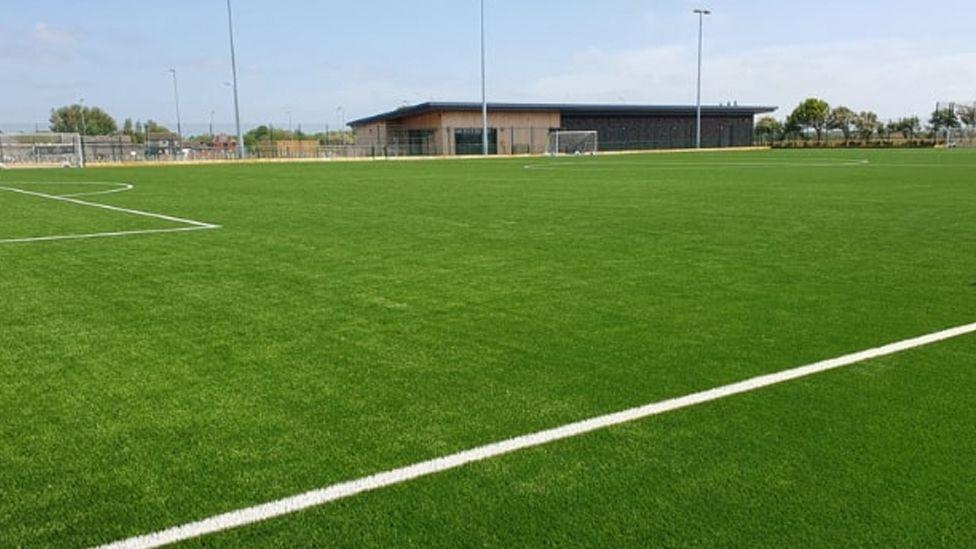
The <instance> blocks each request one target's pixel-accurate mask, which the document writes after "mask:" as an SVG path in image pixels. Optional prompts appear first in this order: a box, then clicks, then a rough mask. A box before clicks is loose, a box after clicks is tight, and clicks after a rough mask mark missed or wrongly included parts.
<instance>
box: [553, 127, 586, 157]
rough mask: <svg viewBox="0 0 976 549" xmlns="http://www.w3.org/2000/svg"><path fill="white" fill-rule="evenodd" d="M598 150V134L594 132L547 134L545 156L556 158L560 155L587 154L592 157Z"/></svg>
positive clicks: (554, 132) (555, 132)
mask: <svg viewBox="0 0 976 549" xmlns="http://www.w3.org/2000/svg"><path fill="white" fill-rule="evenodd" d="M598 150H599V134H598V132H596V131H562V130H554V131H551V132H549V145H548V146H547V147H546V154H548V155H550V156H556V155H560V154H573V155H579V154H589V155H594V154H596V153H597V151H598Z"/></svg>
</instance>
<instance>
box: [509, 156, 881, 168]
mask: <svg viewBox="0 0 976 549" xmlns="http://www.w3.org/2000/svg"><path fill="white" fill-rule="evenodd" d="M868 165H871V161H870V160H854V159H851V160H841V159H823V161H822V162H815V161H810V162H775V161H774V162H769V161H748V162H724V161H704V162H691V161H689V162H674V161H664V162H653V161H648V162H599V163H597V162H594V163H590V162H588V161H584V162H580V161H579V160H576V159H575V158H573V159H572V160H569V159H567V160H563V161H560V160H556V159H554V160H551V161H549V162H537V163H534V164H525V165H524V166H522V167H523V168H525V169H526V170H557V169H559V168H564V167H577V166H585V167H587V168H596V169H610V168H616V167H619V166H639V167H642V168H647V169H649V170H695V169H701V168H779V167H783V168H852V167H859V166H868Z"/></svg>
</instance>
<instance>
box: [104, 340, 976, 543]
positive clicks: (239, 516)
mask: <svg viewBox="0 0 976 549" xmlns="http://www.w3.org/2000/svg"><path fill="white" fill-rule="evenodd" d="M972 333H976V323H973V324H967V325H965V326H959V327H957V328H952V329H949V330H944V331H941V332H936V333H933V334H929V335H924V336H921V337H917V338H914V339H907V340H905V341H900V342H898V343H892V344H889V345H885V346H883V347H877V348H874V349H869V350H866V351H861V352H858V353H854V354H849V355H845V356H842V357H839V358H833V359H830V360H825V361H822V362H816V363H814V364H810V365H807V366H801V367H799V368H793V369H791V370H785V371H782V372H777V373H774V374H768V375H762V376H758V377H754V378H751V379H747V380H745V381H740V382H738V383H732V384H730V385H724V386H722V387H716V388H714V389H709V390H707V391H702V392H699V393H693V394H690V395H687V396H683V397H678V398H673V399H670V400H664V401H661V402H656V403H654V404H648V405H646V406H641V407H638V408H631V409H629V410H624V411H622V412H617V413H614V414H608V415H604V416H599V417H595V418H591V419H587V420H584V421H579V422H576V423H570V424H568V425H563V426H562V427H556V428H554V429H548V430H545V431H539V432H537V433H532V434H528V435H523V436H519V437H515V438H511V439H508V440H503V441H500V442H495V443H492V444H487V445H485V446H479V447H477V448H473V449H471V450H466V451H463V452H458V453H456V454H451V455H448V456H444V457H439V458H435V459H431V460H428V461H423V462H420V463H416V464H413V465H409V466H406V467H401V468H399V469H393V470H390V471H386V472H383V473H377V474H375V475H370V476H367V477H362V478H359V479H356V480H350V481H347V482H341V483H339V484H333V485H332V486H328V487H325V488H322V489H319V490H312V491H310V492H305V493H304V494H299V495H297V496H292V497H288V498H284V499H279V500H276V501H272V502H268V503H264V504H261V505H255V506H253V507H247V508H245V509H239V510H237V511H230V512H228V513H224V514H221V515H216V516H213V517H210V518H207V519H204V520H200V521H197V522H191V523H189V524H184V525H182V526H176V527H173V528H169V529H166V530H161V531H158V532H155V533H152V534H147V535H143V536H137V537H132V538H128V539H125V540H121V541H116V542H114V543H110V544H107V545H102V546H101V547H100V549H143V548H150V547H160V546H163V545H168V544H171V543H176V542H180V541H186V540H190V539H194V538H198V537H201V536H205V535H207V534H213V533H216V532H221V531H224V530H229V529H232V528H238V527H241V526H246V525H249V524H254V523H257V522H262V521H266V520H269V519H272V518H275V517H280V516H283V515H288V514H291V513H296V512H298V511H302V510H305V509H309V508H312V507H318V506H321V505H324V504H327V503H330V502H334V501H338V500H341V499H345V498H348V497H352V496H355V495H357V494H361V493H363V492H369V491H372V490H378V489H380V488H384V487H387V486H392V485H395V484H400V483H403V482H407V481H410V480H414V479H417V478H420V477H425V476H429V475H433V474H435V473H441V472H444V471H448V470H451V469H457V468H458V467H462V466H464V465H468V464H470V463H475V462H479V461H484V460H487V459H491V458H495V457H498V456H502V455H505V454H510V453H512V452H517V451H519V450H525V449H527V448H532V447H535V446H541V445H543V444H549V443H551V442H555V441H558V440H563V439H568V438H572V437H577V436H580V435H583V434H586V433H590V432H592V431H598V430H601V429H606V428H608V427H613V426H615V425H621V424H624V423H630V422H633V421H637V420H640V419H645V418H648V417H651V416H656V415H660V414H664V413H667V412H672V411H674V410H680V409H682V408H687V407H689V406H696V405H699V404H704V403H706V402H711V401H714V400H719V399H723V398H727V397H730V396H734V395H738V394H741V393H748V392H751V391H756V390H758V389H762V388H765V387H770V386H772V385H777V384H780V383H785V382H788V381H793V380H796V379H800V378H803V377H807V376H812V375H815V374H819V373H823V372H827V371H829V370H835V369H837V368H842V367H845V366H850V365H852V364H857V363H860V362H864V361H867V360H872V359H876V358H880V357H884V356H889V355H894V354H897V353H901V352H904V351H907V350H910V349H915V348H918V347H923V346H926V345H931V344H933V343H938V342H941V341H946V340H949V339H953V338H957V337H961V336H964V335H967V334H972Z"/></svg>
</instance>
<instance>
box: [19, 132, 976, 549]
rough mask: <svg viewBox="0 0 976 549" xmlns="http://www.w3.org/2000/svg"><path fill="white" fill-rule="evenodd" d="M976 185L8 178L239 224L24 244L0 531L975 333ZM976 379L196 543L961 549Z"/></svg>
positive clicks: (742, 174)
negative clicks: (125, 185)
mask: <svg viewBox="0 0 976 549" xmlns="http://www.w3.org/2000/svg"><path fill="white" fill-rule="evenodd" d="M862 161H867V162H868V163H864V162H862ZM526 164H529V165H530V167H531V168H532V169H526ZM974 168H976V154H972V153H970V152H967V151H881V152H865V151H841V152H834V151H830V152H819V151H816V152H798V151H796V152H791V151H787V152H752V153H721V154H720V153H709V154H701V155H672V154H666V155H641V156H620V157H610V156H607V157H597V158H565V159H535V160H525V159H519V160H497V161H475V160H472V161H456V162H417V163H414V162H410V163H392V162H391V163H364V164H303V165H241V166H217V167H185V168H175V167H174V168H140V169H100V170H86V171H57V172H53V171H47V172H41V171H37V172H14V171H7V172H2V173H0V187H2V186H9V187H17V184H16V182H25V181H51V180H52V178H53V176H55V175H56V176H57V180H58V181H62V180H63V181H71V180H76V181H86V180H88V181H118V182H129V183H132V184H134V185H135V188H134V189H133V190H131V191H129V192H127V193H119V194H112V195H104V196H98V197H91V198H90V200H91V201H94V202H100V203H104V204H112V205H117V206H122V207H127V208H133V209H138V210H143V211H151V212H158V213H163V214H168V215H173V216H178V217H183V218H188V219H199V220H206V221H207V222H212V223H216V224H220V225H221V226H222V228H221V229H219V230H215V231H207V232H202V233H187V234H162V235H151V236H147V235H142V236H131V237H120V238H106V239H98V240H87V241H65V242H46V243H31V244H10V245H0V323H2V324H0V416H2V417H3V418H4V421H3V422H0V441H2V444H0V493H3V494H4V497H3V498H0V546H21V545H23V546H84V545H93V544H98V543H104V542H109V541H114V540H116V539H119V538H124V537H128V536H132V535H138V534H144V533H148V532H150V531H154V530H158V529H162V528H166V527H170V526H174V525H178V524H182V523H185V522H188V521H192V520H197V519H201V518H205V517H208V516H211V515H214V514H217V513H221V512H225V511H230V510H233V509H237V508H240V507H244V506H248V505H253V504H256V503H262V502H265V501H269V500H273V499H277V498H280V497H285V496H290V495H294V494H297V493H300V492H304V491H306V490H309V489H313V488H318V487H321V486H325V485H329V484H333V483H335V482H340V481H343V480H349V479H353V478H358V477H360V476H363V475H367V474H370V473H374V472H377V471H381V470H386V469H391V468H395V467H399V466H402V465H407V464H410V463H414V462H417V461H422V460H425V459H429V458H432V457H436V456H440V455H444V454H448V453H452V452H456V451H458V450H463V449H466V448H470V447H473V446H477V445H480V444H484V443H487V442H492V441H496V440H500V439H504V438H508V437H512V436H516V435H520V434H524V433H528V432H531V431H535V430H539V429H544V428H549V427H554V426H557V425H561V424H564V423H568V422H571V421H576V420H579V419H582V418H586V417H591V416H595V415H600V414H604V413H607V412H612V411H617V410H621V409H624V408H628V407H631V406H635V405H640V404H645V403H649V402H654V401H657V400H662V399H665V398H669V397H674V396H680V395H684V394H687V393H691V392H694V391H698V390H703V389H707V388H711V387H714V386H718V385H722V384H726V383H730V382H733V381H738V380H741V379H744V378H748V377H751V376H754V375H758V374H762V373H769V372H775V371H780V370H784V369H787V368H791V367H794V366H798V365H801V364H807V363H810V362H814V361H817V360H821V359H825V358H830V357H834V356H838V355H842V354H846V353H849V352H852V351H857V350H861V349H865V348H869V347H873V346H877V345H880V344H884V343H889V342H892V341H896V340H901V339H905V338H908V337H913V336H918V335H922V334H925V333H929V332H933V331H936V330H940V329H944V328H947V327H951V326H956V325H961V324H966V323H970V322H973V321H976V254H974V253H973V252H974V251H976V215H973V212H974V211H976V181H974V178H973V175H972V174H973V170H974ZM44 192H53V191H44ZM25 199H26V197H20V196H18V197H13V196H11V195H10V193H3V192H0V240H2V239H4V238H10V237H16V236H21V235H22V234H24V233H25V227H26V225H27V224H29V223H35V222H37V220H38V219H41V220H43V219H44V216H49V217H50V219H55V220H64V221H63V223H69V222H70V224H71V226H67V225H65V227H64V228H66V229H72V228H77V229H79V230H87V227H86V225H87V224H89V223H90V224H92V225H97V227H98V229H99V230H114V229H113V228H111V227H109V228H105V227H104V226H105V225H106V224H108V225H112V224H113V223H115V222H116V221H118V222H119V223H121V224H122V225H120V226H119V227H118V229H127V228H128V227H127V226H126V225H125V224H126V223H129V222H131V221H132V220H131V219H126V218H125V216H120V217H118V218H114V217H113V216H112V215H111V214H109V215H103V213H101V212H90V211H88V210H86V209H77V210H74V209H72V208H71V207H70V205H68V204H58V203H54V202H51V203H50V204H49V203H48V201H31V200H26V202H25ZM27 208H30V213H29V215H25V212H27V211H28V210H27ZM47 208H50V209H47ZM62 211H63V213H61V212H62ZM88 215H91V217H86V216H88ZM145 221H147V222H150V223H151V221H150V220H145ZM58 222H62V221H58ZM140 222H141V221H140ZM32 230H33V228H32ZM2 231H5V232H2ZM8 232H9V233H10V234H9V235H8V234H7V233H8ZM974 358H976V344H974V343H973V341H972V338H971V337H968V338H963V339H960V340H958V341H955V342H951V343H946V344H942V345H940V346H936V347H932V348H927V349H923V350H919V351H915V352H911V353H906V354H904V355H899V356H897V357H891V358H888V359H883V360H881V361H876V362H873V363H867V364H864V365H858V366H853V367H851V368H850V369H849V370H846V371H843V372H836V373H831V374H826V375H824V376H822V377H817V378H811V379H809V380H805V381H803V382H800V383H797V384H796V385H791V386H783V387H778V388H775V389H770V390H768V391H762V392H756V393H752V394H749V395H743V396H741V397H735V398H733V399H729V400H727V401H723V402H721V403H713V404H708V405H704V406H702V407H700V408H694V409H691V410H685V411H679V412H675V413H674V414H672V415H669V416H662V417H660V418H653V419H650V420H647V421H644V422H640V423H638V424H634V425H631V426H627V427H623V428H617V429H612V430H610V431H607V432H604V433H598V434H594V435H587V436H585V437H582V438H580V439H576V440H572V441H565V442H560V443H557V444H554V445H552V446H549V447H546V448H542V449H537V450H532V451H529V452H526V453H524V454H518V455H513V456H508V457H506V458H502V459H500V460H497V461H493V462H488V463H485V464H480V465H477V466H474V467H472V468H470V469H465V470H460V471H456V472H452V473H448V474H444V475H439V476H436V477H432V478H429V479H423V480H420V481H417V482H414V483H409V484H404V485H400V486H398V487H396V488H393V489H389V490H387V491H383V492H377V493H375V494H368V495H366V496H362V497H359V498H356V499H353V500H349V501H346V502H342V503H340V504H337V505H334V506H327V507H323V508H320V509H316V510H313V511H309V512H306V513H302V514H300V515H296V516H293V517H287V518H284V519H280V520H275V521H272V522H269V523H266V524H262V525H256V526H252V527H247V528H243V529H241V530H239V531H234V532H230V533H227V534H221V535H217V536H212V537H208V538H204V539H202V540H198V541H197V542H194V543H195V544H200V543H202V544H210V543H214V544H221V543H227V544H231V545H233V544H237V543H242V542H244V543H251V544H260V545H276V544H278V545H294V544H301V543H302V542H315V543H319V544H343V543H346V544H350V545H359V544H362V545H368V544H375V545H387V546H388V545H392V544H408V545H428V544H435V545H457V544H471V545H476V544H489V545H491V544H497V545H513V544H518V543H519V542H525V543H526V544H530V545H537V544H544V543H546V542H548V541H552V542H554V543H560V544H579V545H593V546H597V545H607V544H614V543H617V544H621V545H623V544H632V545H635V546H646V545H657V544H665V545H689V544H701V545H722V544H727V545H743V544H761V543H764V542H765V543H768V544H770V545H775V544H785V543H809V544H824V545H833V544H838V543H840V542H843V541H844V539H847V538H845V537H844V536H843V534H844V532H847V533H848V534H850V539H852V540H855V542H856V543H864V544H872V543H880V544H930V543H931V544H945V545H967V544H970V543H971V542H972V532H973V531H974V530H976V524H974V517H973V515H972V513H971V512H967V511H966V510H967V509H971V508H973V507H976V495H974V493H973V491H972V489H971V488H969V487H968V485H967V482H966V481H965V479H964V477H965V474H966V472H967V471H972V470H974V468H976V458H973V457H972V456H973V455H976V454H974V453H973V451H972V450H973V448H972V447H971V446H972V444H971V441H972V440H976V436H974V435H976V432H974V430H973V429H974V428H973V425H974V424H976V423H974V421H973V419H974V418H973V417H971V416H972V413H971V412H967V410H966V405H965V403H966V402H968V399H969V395H971V394H972V392H973V390H974V389H976V385H974V378H973V376H972V375H969V374H968V373H967V370H966V369H967V368H969V367H970V366H971V365H972V364H973V362H974V360H973V359H974ZM969 369H971V368H969ZM851 448H856V449H857V451H856V452H853V451H851ZM913 463H914V464H917V467H915V468H913V467H911V466H910V465H911V464H913ZM821 475H822V476H821ZM413 503H415V505H413ZM723 510H724V511H723ZM516 511H518V513H517V516H516ZM706 511H708V512H706Z"/></svg>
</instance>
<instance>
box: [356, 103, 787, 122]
mask: <svg viewBox="0 0 976 549" xmlns="http://www.w3.org/2000/svg"><path fill="white" fill-rule="evenodd" d="M488 110H489V111H507V112H513V111H557V112H559V113H561V114H573V115H576V116H647V115H658V116H668V115H672V116H691V115H694V114H695V111H696V107H695V106H694V105H585V104H582V105H581V104H572V103H488ZM775 110H776V107H768V106H754V105H751V106H750V105H702V114H703V115H705V116H740V115H753V116H755V115H757V114H761V113H769V112H773V111H775ZM442 111H481V103H473V102H471V103H465V102H437V101H432V102H429V103H421V104H419V105H410V106H406V107H401V108H399V109H396V110H394V111H390V112H385V113H383V114H377V115H375V116H369V117H367V118H361V119H359V120H354V121H352V122H350V123H349V125H350V126H352V127H356V126H362V125H365V124H372V123H374V122H386V121H390V120H398V119H401V118H406V117H409V116H418V115H421V114H427V113H431V112H442Z"/></svg>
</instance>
